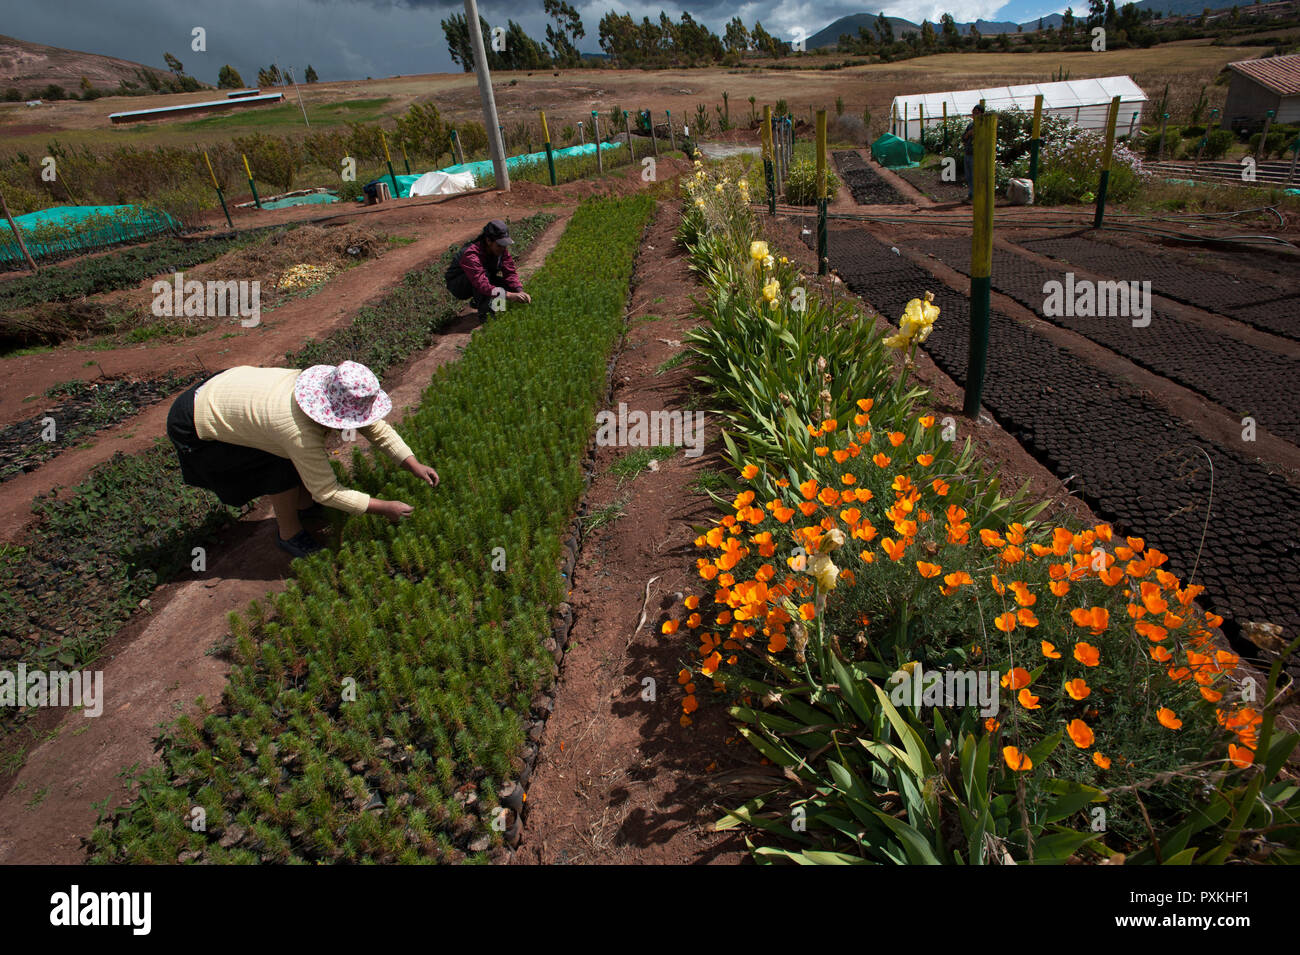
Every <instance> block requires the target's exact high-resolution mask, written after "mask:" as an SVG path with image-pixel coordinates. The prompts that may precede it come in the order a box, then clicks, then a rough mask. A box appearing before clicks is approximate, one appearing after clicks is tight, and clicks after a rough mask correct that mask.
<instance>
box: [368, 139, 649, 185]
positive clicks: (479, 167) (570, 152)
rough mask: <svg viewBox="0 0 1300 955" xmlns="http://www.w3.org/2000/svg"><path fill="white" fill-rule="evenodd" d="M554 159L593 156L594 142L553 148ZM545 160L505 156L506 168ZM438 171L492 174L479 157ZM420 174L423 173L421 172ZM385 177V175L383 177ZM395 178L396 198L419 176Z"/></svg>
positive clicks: (532, 156) (526, 155)
mask: <svg viewBox="0 0 1300 955" xmlns="http://www.w3.org/2000/svg"><path fill="white" fill-rule="evenodd" d="M600 148H601V151H602V152H609V151H610V150H612V149H626V148H627V146H626V145H624V144H623V143H601V144H600ZM553 154H554V156H555V158H556V159H566V158H568V157H570V156H594V155H595V154H596V145H595V143H587V144H586V145H583V146H567V147H565V148H564V149H556V150H553ZM544 162H546V152H545V151H542V152H539V153H524V154H523V155H522V156H507V157H506V168H507V169H518V168H519V167H520V166H531V165H534V164H536V163H544ZM437 171H438V172H445V173H457V172H469V173H473V174H474V179H475V180H476V181H478V180H482V179H484V178H486V177H488V176H490V175H492V160H490V159H480V160H479V161H478V162H466V163H457V164H455V165H453V166H443V167H442V168H441V169H439V170H437ZM420 175H424V174H423V173H421V174H420ZM383 178H384V179H387V178H388V177H387V176H384V177H383ZM394 178H396V179H397V198H403V197H405V196H409V195H410V194H411V185H412V183H414V182H415V180H417V179H419V178H420V176H396V177H394Z"/></svg>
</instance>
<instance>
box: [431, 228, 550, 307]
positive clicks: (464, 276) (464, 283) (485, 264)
mask: <svg viewBox="0 0 1300 955" xmlns="http://www.w3.org/2000/svg"><path fill="white" fill-rule="evenodd" d="M514 241H515V240H514V239H512V238H510V230H509V228H508V227H507V226H506V224H505V223H504V222H502V221H501V220H500V219H493V220H492V221H491V222H489V223H488V224H487V225H485V226H484V227H483V231H482V232H480V233H479V234H478V236H477V237H476V238H475V239H474V241H473V242H470V243H469V244H468V245H466V246H465V247H464V248H463V249H461V250H460V252H458V253H457V254H456V257H455V258H454V259H453V260H452V262H451V265H449V266H448V267H447V274H446V275H445V276H444V279H445V281H446V283H447V291H449V292H450V293H451V294H452V295H454V296H456V298H458V299H460V300H462V301H464V300H466V299H468V300H470V302H471V303H472V304H473V306H474V308H475V309H476V310H477V311H478V317H479V321H484V320H486V319H487V316H488V312H489V311H490V310H491V308H492V299H493V296H494V295H497V294H498V291H497V290H498V289H499V290H500V291H501V293H504V296H505V299H506V301H509V302H525V303H526V302H531V301H532V298H531V297H529V295H528V293H527V292H525V291H524V284H523V282H521V281H520V280H519V271H518V270H517V269H516V268H515V260H514V259H513V258H511V256H510V246H511V245H513V244H514Z"/></svg>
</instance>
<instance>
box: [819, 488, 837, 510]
mask: <svg viewBox="0 0 1300 955" xmlns="http://www.w3.org/2000/svg"><path fill="white" fill-rule="evenodd" d="M817 500H819V501H821V502H822V503H823V504H824V505H826V506H827V507H834V506H835V505H836V504H838V503H839V502H840V492H839V491H837V490H835V488H833V487H824V488H822V491H821V493H820V494H818V495H817Z"/></svg>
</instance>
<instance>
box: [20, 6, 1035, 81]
mask: <svg viewBox="0 0 1300 955" xmlns="http://www.w3.org/2000/svg"><path fill="white" fill-rule="evenodd" d="M570 2H572V3H573V5H574V6H575V7H576V8H577V10H578V12H579V13H580V14H581V16H582V22H583V26H584V27H585V29H586V36H585V37H584V38H583V39H582V40H580V41H579V44H578V45H579V48H580V49H581V50H583V51H585V52H598V51H599V49H600V41H599V26H598V24H599V23H600V19H601V17H603V16H604V15H605V14H606V13H607V12H608V11H610V10H611V9H613V10H616V11H618V12H620V13H623V12H626V13H630V14H631V15H632V16H633V17H634V18H635V19H636V20H637V21H640V20H641V18H642V17H645V16H648V17H650V19H651V20H652V21H657V20H658V18H659V11H660V10H663V11H664V12H665V13H667V14H668V15H669V16H670V17H671V18H673V19H674V20H677V19H679V18H680V15H681V12H682V10H684V9H685V10H689V11H690V13H691V15H692V16H693V17H695V19H696V20H699V21H700V22H702V23H704V24H706V25H707V26H709V27H710V28H711V29H713V30H715V31H717V32H718V33H721V32H722V31H723V30H724V29H725V27H726V22H727V21H728V20H729V19H730V18H731V17H733V16H739V17H740V18H741V19H742V20H743V21H744V22H745V24H746V26H751V27H752V26H753V24H754V21H755V20H761V21H762V23H763V26H764V27H765V28H767V30H768V31H769V32H771V33H773V34H775V35H777V36H781V37H784V38H787V39H790V38H793V36H794V35H795V33H796V31H799V30H802V31H804V32H805V33H806V34H808V35H811V34H813V33H816V32H817V31H818V30H821V29H822V28H823V27H825V26H827V25H828V24H830V23H831V22H832V21H833V20H835V19H837V18H838V17H841V16H844V15H846V14H851V13H857V12H860V11H862V10H863V9H867V8H876V7H878V6H880V5H882V4H881V0H830V2H825V0H757V2H744V3H737V2H735V0H700V2H687V3H656V2H650V0H646V2H641V0H632V2H626V0H622V2H616V0H577V2H573V0H570ZM1022 2H1023V0H1022ZM1004 3H1005V0H952V2H946V3H945V2H936V0H893V2H884V3H883V6H884V8H885V10H886V12H888V13H889V14H891V15H894V16H903V17H907V18H908V19H911V20H914V21H919V20H920V19H922V18H923V17H926V16H930V17H931V19H935V18H937V15H938V14H937V13H934V11H935V10H943V9H947V10H951V11H952V13H953V15H954V16H956V17H957V19H958V20H964V19H974V18H975V17H976V16H990V15H992V14H993V13H995V11H996V10H997V8H999V7H1001V6H1002V5H1003V4H1004ZM1048 5H1050V0H1049V3H1048ZM463 11H464V4H463V3H462V2H460V0H221V2H220V3H219V4H213V3H211V2H210V0H203V2H200V0H108V2H96V0H77V2H71V0H42V2H39V3H10V4H7V5H6V8H5V16H4V22H3V24H2V25H0V31H2V32H4V33H6V34H8V35H10V36H14V37H17V38H19V39H22V40H30V41H33V42H36V43H45V44H48V45H50V46H58V47H65V48H68V49H73V50H84V51H86V52H90V53H101V54H105V55H107V56H116V57H121V58H123V59H127V60H135V61H138V62H141V63H145V64H147V65H149V66H154V67H157V68H159V69H162V68H164V65H163V53H164V52H169V53H172V54H174V55H175V56H176V57H177V58H179V59H180V61H181V62H182V63H183V64H184V65H185V70H186V72H188V73H190V74H191V75H193V76H195V77H197V78H198V79H200V80H203V81H205V82H208V83H215V82H216V79H217V71H218V70H220V68H221V67H222V65H223V64H226V63H229V64H230V65H231V66H233V67H234V68H235V69H237V70H238V71H239V72H240V74H241V75H242V76H243V78H244V80H245V81H247V82H249V83H253V82H256V79H257V71H258V69H259V68H260V67H264V66H267V65H268V64H270V63H272V62H278V64H279V66H280V67H281V68H282V69H283V68H284V67H285V66H293V67H294V68H295V71H296V72H297V74H298V75H299V76H301V73H302V71H303V70H304V69H305V67H306V65H307V64H309V63H310V64H311V65H312V66H313V67H315V69H316V72H317V73H318V74H319V75H320V77H321V79H322V80H337V79H364V78H366V77H367V76H372V77H380V76H393V75H398V74H400V75H410V74H413V73H431V72H439V71H448V70H454V69H456V67H455V66H454V65H453V64H452V62H451V57H450V56H449V55H448V53H447V43H446V39H445V38H444V36H443V32H442V28H441V26H440V25H439V24H440V21H441V20H443V19H445V18H446V17H448V16H449V15H451V14H453V13H461V12H463ZM479 12H480V13H481V14H482V16H483V17H484V18H485V19H486V20H487V21H488V22H489V23H490V24H493V25H497V24H501V25H504V24H505V21H506V20H507V19H512V20H515V21H516V22H518V23H519V24H520V25H521V26H523V27H524V29H525V30H526V31H527V32H528V33H529V35H531V36H533V37H535V38H537V39H539V40H544V38H545V35H546V24H547V23H548V22H549V20H548V18H547V16H546V14H545V12H544V10H543V7H542V0H525V2H513V3H512V2H508V0H501V2H497V0H485V2H480V4H479ZM197 26H201V27H204V28H205V29H206V30H207V50H206V51H205V52H199V51H195V50H193V49H192V48H191V31H192V30H193V28H194V27H197Z"/></svg>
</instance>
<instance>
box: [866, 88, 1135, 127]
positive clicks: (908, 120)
mask: <svg viewBox="0 0 1300 955" xmlns="http://www.w3.org/2000/svg"><path fill="white" fill-rule="evenodd" d="M1039 94H1041V95H1042V97H1043V115H1044V116H1063V117H1065V118H1066V119H1068V120H1069V121H1070V122H1072V123H1074V124H1075V125H1076V126H1080V127H1082V128H1083V129H1101V130H1104V129H1105V128H1106V116H1107V112H1108V111H1109V109H1110V103H1111V100H1112V99H1113V98H1114V97H1116V96H1118V97H1119V98H1120V107H1119V123H1118V129H1119V132H1120V135H1125V134H1126V133H1127V134H1130V135H1131V134H1132V133H1133V132H1134V131H1136V129H1137V127H1138V125H1139V124H1140V123H1141V122H1142V109H1143V107H1144V106H1145V105H1146V102H1147V96H1146V94H1145V93H1143V92H1142V88H1141V87H1140V86H1138V85H1137V84H1136V83H1134V82H1133V80H1132V79H1131V78H1130V77H1127V76H1101V77H1097V78H1096V79H1091V80H1061V81H1059V82H1056V83H1027V84H1025V85H1023V86H991V87H986V88H984V89H974V90H952V91H950V92H947V93H910V94H908V95H907V96H895V97H894V103H893V108H892V110H891V114H890V115H891V118H892V125H891V129H892V130H893V132H894V134H895V135H896V136H901V137H902V138H903V139H913V138H915V137H918V136H919V135H920V133H921V130H922V129H923V128H924V127H925V126H930V125H933V124H937V123H939V122H942V120H943V111H944V107H945V105H946V106H947V108H948V116H949V117H950V118H951V117H955V116H969V115H970V111H971V110H972V109H974V108H975V106H976V105H978V103H979V101H980V100H983V101H984V107H985V108H986V109H989V110H1008V109H1016V108H1019V109H1023V110H1025V111H1026V112H1033V109H1034V97H1036V96H1038V95H1039Z"/></svg>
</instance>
